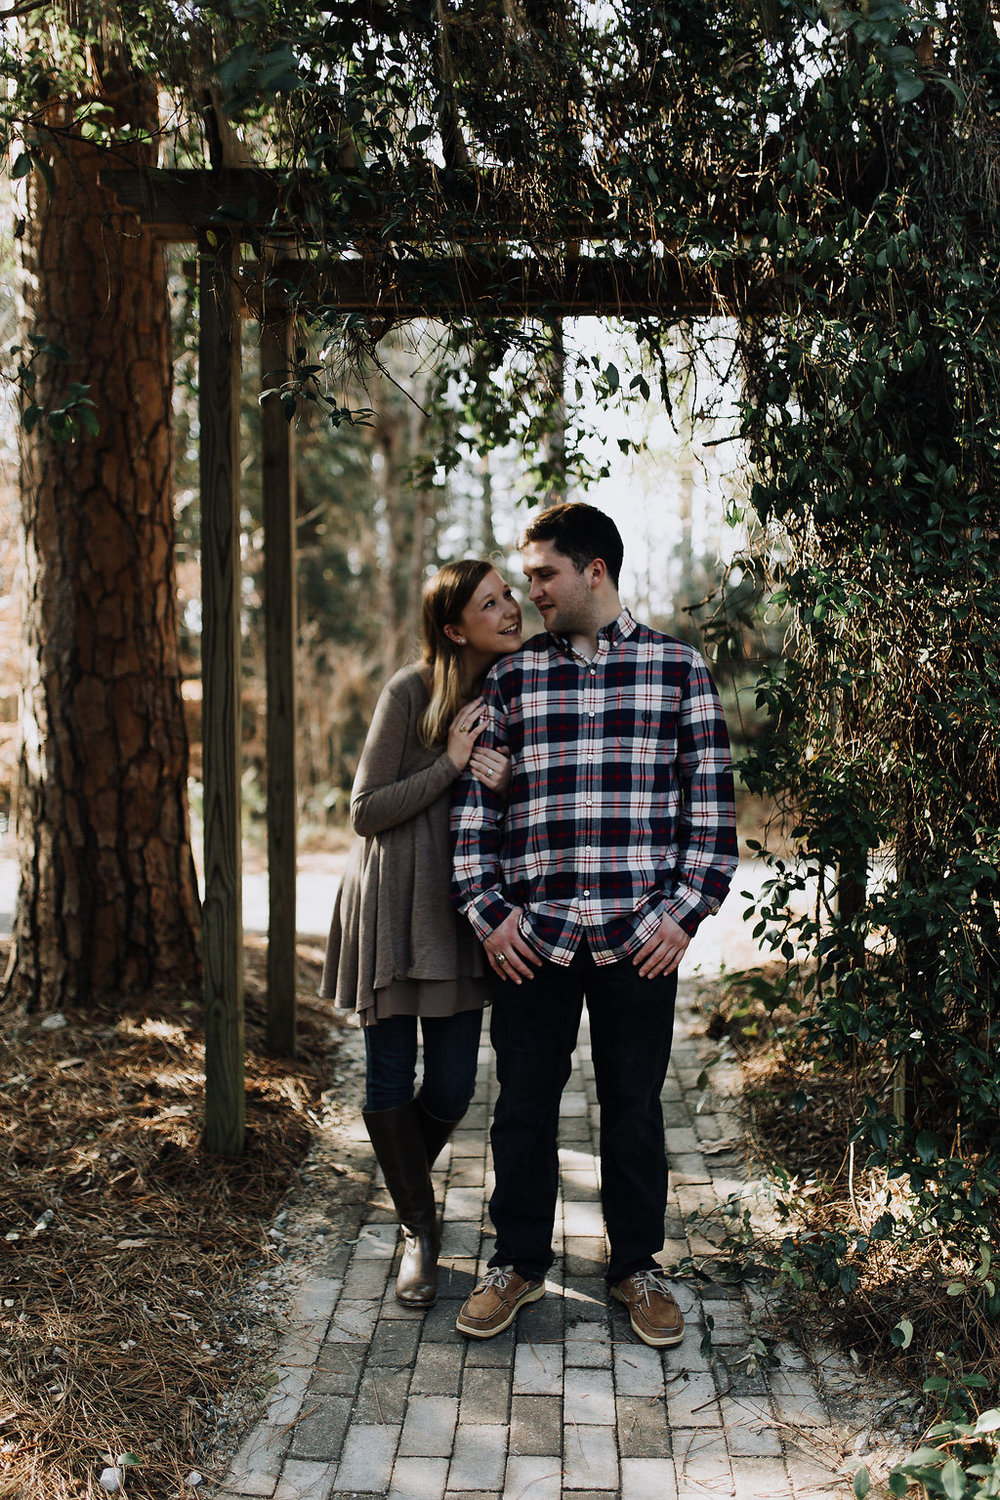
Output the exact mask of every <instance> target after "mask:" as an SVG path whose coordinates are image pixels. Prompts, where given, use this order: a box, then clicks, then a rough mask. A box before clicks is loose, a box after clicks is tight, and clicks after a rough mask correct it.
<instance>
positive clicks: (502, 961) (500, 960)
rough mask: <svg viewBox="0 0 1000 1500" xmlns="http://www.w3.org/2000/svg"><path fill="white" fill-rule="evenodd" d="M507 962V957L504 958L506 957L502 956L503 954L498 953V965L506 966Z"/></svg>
mask: <svg viewBox="0 0 1000 1500" xmlns="http://www.w3.org/2000/svg"><path fill="white" fill-rule="evenodd" d="M506 962H507V960H506V958H505V957H504V956H503V954H502V953H498V954H497V963H498V964H505V963H506Z"/></svg>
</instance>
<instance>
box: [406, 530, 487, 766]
mask: <svg viewBox="0 0 1000 1500" xmlns="http://www.w3.org/2000/svg"><path fill="white" fill-rule="evenodd" d="M492 567H493V564H492V563H491V562H483V561H482V560H481V559H480V558H465V559H464V560H463V561H462V562H450V563H445V565H444V567H443V568H441V569H440V570H439V571H438V572H437V573H435V574H434V577H433V578H432V579H431V580H430V582H429V583H428V584H427V587H426V588H425V589H424V604H423V628H424V663H425V665H426V666H428V667H429V668H430V672H431V701H430V703H428V705H427V707H426V708H425V709H424V712H423V714H422V715H421V717H420V724H419V726H418V732H419V735H420V738H421V740H422V742H423V743H424V744H425V745H426V746H427V748H428V749H431V748H433V747H434V746H435V745H440V744H442V743H443V742H444V740H445V739H447V737H448V728H449V725H450V724H451V721H452V719H453V718H454V717H455V715H456V714H457V713H458V710H459V709H460V708H461V706H462V671H461V660H462V648H461V646H460V645H459V644H458V643H457V642H456V641H453V640H451V638H450V637H449V636H447V635H445V633H444V627H445V626H446V625H457V624H458V622H459V620H460V619H461V617H462V611H463V610H464V609H465V606H466V605H467V604H468V602H469V600H470V599H471V598H472V596H473V594H474V593H475V592H476V589H477V588H478V587H479V585H480V584H481V583H482V581H483V579H484V578H485V577H486V575H487V573H489V572H490V571H491V569H492Z"/></svg>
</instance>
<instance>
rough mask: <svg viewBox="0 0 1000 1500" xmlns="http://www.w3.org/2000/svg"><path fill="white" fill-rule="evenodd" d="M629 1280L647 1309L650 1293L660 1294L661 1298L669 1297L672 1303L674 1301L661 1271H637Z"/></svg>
mask: <svg viewBox="0 0 1000 1500" xmlns="http://www.w3.org/2000/svg"><path fill="white" fill-rule="evenodd" d="M629 1279H630V1281H631V1282H632V1284H633V1286H634V1287H635V1289H636V1291H637V1292H638V1294H639V1298H640V1300H641V1301H643V1302H645V1304H646V1306H647V1307H649V1305H650V1297H649V1294H650V1292H659V1294H660V1296H661V1297H669V1298H670V1300H671V1302H672V1301H673V1300H674V1297H673V1293H672V1292H671V1290H670V1287H669V1286H668V1285H667V1281H666V1278H665V1277H664V1276H663V1274H662V1273H661V1272H660V1271H636V1273H635V1275H634V1276H631V1277H630V1278H629Z"/></svg>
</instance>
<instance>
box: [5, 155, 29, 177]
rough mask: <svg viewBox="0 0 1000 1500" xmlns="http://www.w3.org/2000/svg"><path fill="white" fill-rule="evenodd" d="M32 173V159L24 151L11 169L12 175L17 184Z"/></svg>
mask: <svg viewBox="0 0 1000 1500" xmlns="http://www.w3.org/2000/svg"><path fill="white" fill-rule="evenodd" d="M30 171H31V157H30V156H29V155H28V153H27V151H22V152H21V154H20V156H19V157H17V159H16V160H15V162H14V165H13V166H12V167H11V169H10V175H11V177H12V178H13V179H14V181H15V182H17V180H18V178H19V177H27V175H28V173H29V172H30Z"/></svg>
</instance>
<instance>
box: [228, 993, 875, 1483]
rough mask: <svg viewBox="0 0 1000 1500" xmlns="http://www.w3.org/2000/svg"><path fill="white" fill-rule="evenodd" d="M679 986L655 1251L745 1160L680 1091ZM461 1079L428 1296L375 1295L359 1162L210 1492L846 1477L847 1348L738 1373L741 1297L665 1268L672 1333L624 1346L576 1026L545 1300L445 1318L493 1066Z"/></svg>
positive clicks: (481, 1244) (482, 1215)
mask: <svg viewBox="0 0 1000 1500" xmlns="http://www.w3.org/2000/svg"><path fill="white" fill-rule="evenodd" d="M687 988H688V987H686V986H683V985H682V1003H681V1005H680V1006H679V1012H678V1025H677V1031H676V1036H675V1043H674V1055H673V1059H672V1062H671V1067H670V1073H669V1077H668V1080H667V1085H666V1088H665V1089H664V1094H663V1107H664V1120H665V1125H666V1132H667V1145H668V1150H669V1153H670V1161H671V1193H670V1206H669V1213H668V1219H667V1224H666V1234H667V1242H666V1248H665V1257H664V1258H665V1261H666V1262H667V1263H670V1262H677V1261H679V1260H680V1259H681V1258H682V1257H685V1256H692V1257H694V1258H695V1259H696V1260H698V1261H699V1262H702V1263H704V1260H705V1258H706V1257H710V1256H711V1253H712V1244H711V1243H710V1240H709V1239H707V1238H705V1237H704V1228H705V1226H704V1225H703V1224H701V1223H699V1218H698V1215H699V1214H700V1212H701V1211H703V1210H705V1209H712V1208H713V1207H715V1206H717V1205H718V1203H719V1202H720V1201H724V1200H725V1199H727V1198H728V1197H729V1195H730V1194H731V1193H732V1192H735V1191H738V1190H739V1189H740V1185H741V1168H742V1163H743V1159H744V1150H743V1135H742V1131H741V1128H740V1125H739V1121H738V1118H737V1116H736V1114H735V1111H734V1109H733V1107H732V1104H731V1101H730V1100H729V1099H728V1098H727V1097H726V1096H725V1094H724V1093H719V1092H718V1091H717V1090H713V1091H712V1092H711V1093H710V1094H709V1095H708V1096H707V1097H706V1096H705V1094H704V1093H703V1092H702V1090H700V1089H699V1087H698V1078H699V1075H700V1074H701V1072H702V1068H703V1066H704V1061H703V1054H704V1051H705V1045H706V1044H705V1040H704V1037H703V1036H702V1035H701V1034H700V1027H699V1026H698V1025H697V1024H696V1021H695V1018H694V1015H693V1011H692V1008H691V1006H690V1001H689V999H687V1003H685V1000H686V994H687ZM352 1045H353V1043H352ZM480 1078H481V1083H480V1089H479V1092H478V1094H477V1096H476V1101H475V1103H474V1104H473V1106H472V1108H471V1109H470V1111H469V1114H468V1116H467V1117H466V1119H465V1121H464V1122H463V1124H462V1128H461V1129H460V1130H458V1131H457V1132H456V1133H455V1135H454V1137H453V1139H452V1143H451V1147H450V1151H448V1152H446V1153H445V1155H444V1156H443V1158H442V1161H441V1163H440V1164H439V1169H438V1171H437V1172H436V1173H435V1177H436V1179H437V1181H438V1183H439V1188H440V1191H442V1192H443V1193H444V1206H445V1229H444V1242H443V1247H442V1272H441V1285H440V1297H439V1300H438V1303H437V1305H436V1306H435V1307H434V1308H433V1309H432V1310H431V1311H430V1312H428V1313H425V1314H422V1315H421V1314H418V1313H415V1312H412V1311H408V1310H407V1309H405V1308H403V1307H401V1306H400V1305H399V1304H398V1303H397V1302H395V1300H394V1299H393V1296H392V1276H393V1269H394V1259H395V1251H396V1237H397V1236H396V1229H395V1226H394V1224H393V1223H392V1222H391V1221H390V1215H389V1212H388V1203H387V1199H386V1197H385V1192H384V1188H382V1187H381V1184H380V1179H378V1178H376V1179H375V1181H374V1183H373V1185H372V1189H371V1191H370V1192H368V1193H367V1194H366V1193H364V1192H362V1193H361V1194H360V1198H361V1201H360V1202H359V1205H358V1224H357V1228H356V1232H355V1234H354V1236H353V1237H352V1243H349V1244H348V1243H341V1244H340V1245H339V1246H335V1247H333V1248H332V1249H330V1248H329V1247H328V1248H327V1249H326V1250H325V1251H324V1252H323V1254H322V1256H321V1257H319V1258H318V1259H317V1263H316V1264H315V1265H312V1266H311V1267H309V1269H308V1270H307V1274H305V1276H304V1277H303V1279H302V1280H301V1283H300V1285H299V1287H298V1289H297V1293H296V1297H295V1302H294V1306H293V1309H292V1313H291V1316H290V1320H289V1324H288V1332H287V1334H286V1337H285V1339H284V1342H283V1344H282V1346H281V1348H280V1349H279V1350H278V1353H277V1364H276V1368H277V1370H278V1373H279V1377H280V1378H279V1383H278V1385H277V1386H276V1387H275V1389H274V1391H273V1394H272V1396H271V1399H270V1402H269V1405H268V1407H267V1410H266V1412H265V1413H264V1415H263V1417H262V1419H261V1420H260V1421H259V1423H258V1424H257V1426H256V1427H255V1428H254V1429H253V1430H252V1432H250V1434H249V1435H248V1436H247V1437H246V1438H245V1439H244V1441H243V1444H242V1446H241V1447H240V1449H239V1451H238V1453H237V1454H236V1456H235V1459H234V1460H233V1462H232V1465H231V1467H230V1470H229V1473H228V1475H227V1476H226V1478H225V1479H224V1481H223V1483H222V1485H221V1487H219V1488H217V1489H216V1491H215V1493H216V1494H217V1495H218V1496H220V1497H221V1496H226V1497H251V1496H254V1497H266V1500H338V1497H343V1500H347V1497H354V1500H369V1497H375V1496H388V1497H389V1500H562V1497H564V1496H565V1497H567V1500H611V1497H619V1496H620V1497H622V1500H696V1497H697V1500H704V1497H706V1496H714V1497H726V1496H730V1497H733V1496H735V1497H737V1500H756V1497H767V1500H817V1497H820V1496H823V1495H831V1494H837V1495H846V1494H848V1493H849V1488H850V1487H849V1482H848V1481H847V1480H846V1479H845V1478H844V1474H843V1472H839V1471H841V1466H842V1463H843V1461H844V1457H845V1454H846V1455H850V1453H851V1452H852V1448H853V1447H860V1446H863V1443H864V1438H863V1437H862V1438H861V1439H860V1440H859V1439H858V1434H864V1432H865V1430H866V1427H867V1426H870V1425H871V1422H872V1420H873V1413H875V1415H876V1417H877V1411H878V1406H877V1404H876V1403H877V1394H876V1395H874V1396H873V1394H872V1393H871V1392H869V1391H867V1390H862V1389H861V1388H860V1386H859V1383H858V1381H857V1379H856V1377H855V1375H854V1374H853V1372H852V1370H851V1367H850V1365H849V1364H848V1362H846V1361H844V1360H841V1359H839V1358H836V1357H833V1356H831V1357H829V1358H828V1359H824V1360H821V1361H820V1362H819V1363H817V1362H816V1361H815V1360H810V1359H808V1358H807V1357H806V1356H805V1355H804V1354H803V1353H802V1352H801V1351H799V1350H797V1349H796V1348H794V1347H792V1346H791V1345H787V1344H786V1345H779V1346H778V1348H777V1353H778V1355H779V1358H780V1364H779V1365H778V1367H777V1368H775V1369H771V1370H768V1371H765V1370H764V1369H763V1368H762V1367H761V1365H758V1366H757V1367H756V1369H755V1368H754V1367H753V1362H752V1360H748V1358H747V1356H748V1340H749V1338H750V1336H751V1333H752V1327H753V1319H754V1303H753V1299H752V1297H751V1296H749V1295H748V1294H747V1293H746V1292H745V1291H744V1290H742V1289H740V1288H738V1287H734V1286H730V1285H727V1284H726V1283H724V1282H723V1281H721V1280H705V1281H699V1280H693V1281H683V1280H682V1281H679V1282H677V1283H676V1290H677V1296H678V1300H679V1301H680V1303H681V1306H682V1309H683V1311H684V1315H685V1319H686V1322H687V1329H688V1332H687V1336H686V1338H685V1340H684V1342H683V1344H682V1345H680V1346H679V1347H678V1348H676V1349H670V1350H664V1351H662V1352H661V1351H657V1350H653V1349H650V1348H648V1347H647V1346H646V1345H644V1344H642V1343H641V1342H639V1341H638V1340H637V1339H636V1338H635V1337H634V1335H633V1334H632V1332H631V1330H630V1327H629V1323H628V1319H627V1316H626V1313H625V1310H624V1309H623V1308H622V1307H621V1305H620V1304H618V1303H611V1302H609V1300H608V1297H607V1294H606V1289H605V1285H604V1282H603V1280H602V1276H601V1272H602V1267H603V1264H604V1251H605V1246H604V1237H603V1227H602V1220H601V1210H600V1202H599V1190H598V1177H597V1163H596V1129H597V1105H596V1100H595V1095H594V1083H593V1066H592V1063H591V1061H590V1055H589V1050H588V1046H587V1039H586V1034H585V1032H584V1033H583V1034H582V1035H581V1044H580V1047H579V1048H578V1051H577V1054H576V1057H575V1061H574V1069H573V1075H572V1078H571V1080H570V1083H569V1085H568V1087H567V1090H566V1094H565V1097H564V1100H563V1108H562V1124H561V1134H560V1145H561V1149H560V1158H561V1165H562V1191H561V1198H560V1204H559V1211H558V1217H557V1228H556V1233H557V1247H556V1248H557V1260H556V1263H555V1265H554V1267H553V1269H552V1272H551V1275H550V1277H549V1280H548V1283H547V1292H546V1296H545V1297H544V1298H543V1299H542V1300H541V1301H540V1302H538V1303H535V1304H534V1305H532V1306H530V1307H527V1308H526V1309H525V1310H524V1311H523V1312H522V1313H521V1315H520V1316H519V1318H518V1319H517V1322H516V1324H515V1326H514V1327H513V1328H511V1329H509V1330H508V1331H507V1332H506V1333H503V1334H500V1335H499V1336H498V1337H497V1338H494V1339H490V1340H486V1341H482V1342H477V1341H475V1340H466V1339H464V1338H462V1337H461V1336H460V1335H459V1334H458V1333H456V1331H455V1327H454V1322H455V1315H456V1313H457V1311H458V1308H459V1306H460V1304H461V1302H462V1300H463V1299H464V1298H465V1297H466V1295H467V1294H468V1292H469V1291H470V1290H471V1288H472V1287H473V1285H474V1284H475V1281H476V1278H477V1274H478V1273H479V1272H480V1270H481V1269H482V1267H483V1266H484V1265H485V1262H486V1259H487V1258H488V1256H489V1254H490V1251H491V1248H492V1237H491V1234H490V1232H489V1226H488V1221H487V1218H486V1209H485V1201H486V1197H488V1191H489V1174H488V1169H489V1157H488V1140H487V1125H488V1118H489V1113H490V1101H491V1097H492V1090H493V1079H492V1072H491V1069H490V1059H489V1052H488V1048H485V1047H484V1051H483V1056H482V1066H481V1069H480ZM332 1190H333V1191H335V1188H334V1189H332ZM365 1199H367V1201H365ZM706 1268H707V1269H708V1271H709V1273H710V1271H711V1266H710V1264H709V1265H707V1267H706ZM708 1320H711V1323H709V1321H708ZM709 1329H711V1339H710V1344H709V1341H708V1340H707V1339H706V1337H705V1336H706V1333H707V1332H708V1331H709ZM883 1394H884V1393H883ZM838 1418H839V1419H838Z"/></svg>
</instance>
